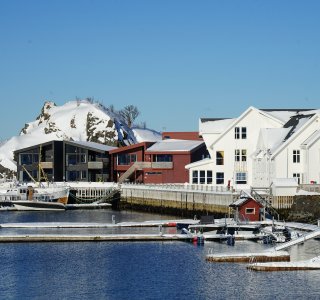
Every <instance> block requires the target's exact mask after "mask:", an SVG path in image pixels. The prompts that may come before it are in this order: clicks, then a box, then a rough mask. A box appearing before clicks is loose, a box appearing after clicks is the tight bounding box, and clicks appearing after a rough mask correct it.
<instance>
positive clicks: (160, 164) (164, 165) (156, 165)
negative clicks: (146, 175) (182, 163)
mask: <svg viewBox="0 0 320 300" xmlns="http://www.w3.org/2000/svg"><path fill="white" fill-rule="evenodd" d="M151 168H152V169H173V162H172V161H170V162H169V161H165V162H152V163H151Z"/></svg>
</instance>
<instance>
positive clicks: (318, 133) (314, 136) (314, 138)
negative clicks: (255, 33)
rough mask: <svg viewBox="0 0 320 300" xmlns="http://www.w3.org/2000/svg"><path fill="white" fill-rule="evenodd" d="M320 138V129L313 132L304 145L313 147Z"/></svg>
mask: <svg viewBox="0 0 320 300" xmlns="http://www.w3.org/2000/svg"><path fill="white" fill-rule="evenodd" d="M319 138H320V130H316V131H315V132H313V133H312V134H311V135H310V136H309V137H308V138H307V139H306V140H305V141H304V142H303V143H302V144H301V146H304V147H307V148H309V147H311V146H312V145H313V143H315V142H316V141H317V140H318V139H319Z"/></svg>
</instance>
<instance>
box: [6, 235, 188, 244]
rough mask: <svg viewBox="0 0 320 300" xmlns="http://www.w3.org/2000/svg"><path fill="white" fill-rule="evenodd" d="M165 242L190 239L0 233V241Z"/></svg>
mask: <svg viewBox="0 0 320 300" xmlns="http://www.w3.org/2000/svg"><path fill="white" fill-rule="evenodd" d="M135 241H137V242H154V241H160V242H166V241H190V237H188V236H187V235H185V234H161V233H160V234H102V235H100V234H99V235H94V234H92V235H85V234H81V235H74V234H73V235H68V234H29V235H2V236H0V243H22V242H23V243H27V242H28V243H30V242H135Z"/></svg>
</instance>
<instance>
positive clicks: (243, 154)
mask: <svg viewBox="0 0 320 300" xmlns="http://www.w3.org/2000/svg"><path fill="white" fill-rule="evenodd" d="M241 161H247V150H246V149H242V150H241Z"/></svg>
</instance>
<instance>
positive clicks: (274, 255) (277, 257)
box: [206, 251, 290, 263]
mask: <svg viewBox="0 0 320 300" xmlns="http://www.w3.org/2000/svg"><path fill="white" fill-rule="evenodd" d="M206 260H207V261H209V262H239V263H249V262H253V261H254V262H274V261H277V262H278V261H290V255H289V253H288V252H286V251H277V252H275V251H265V252H258V253H234V254H209V255H207V256H206Z"/></svg>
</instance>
